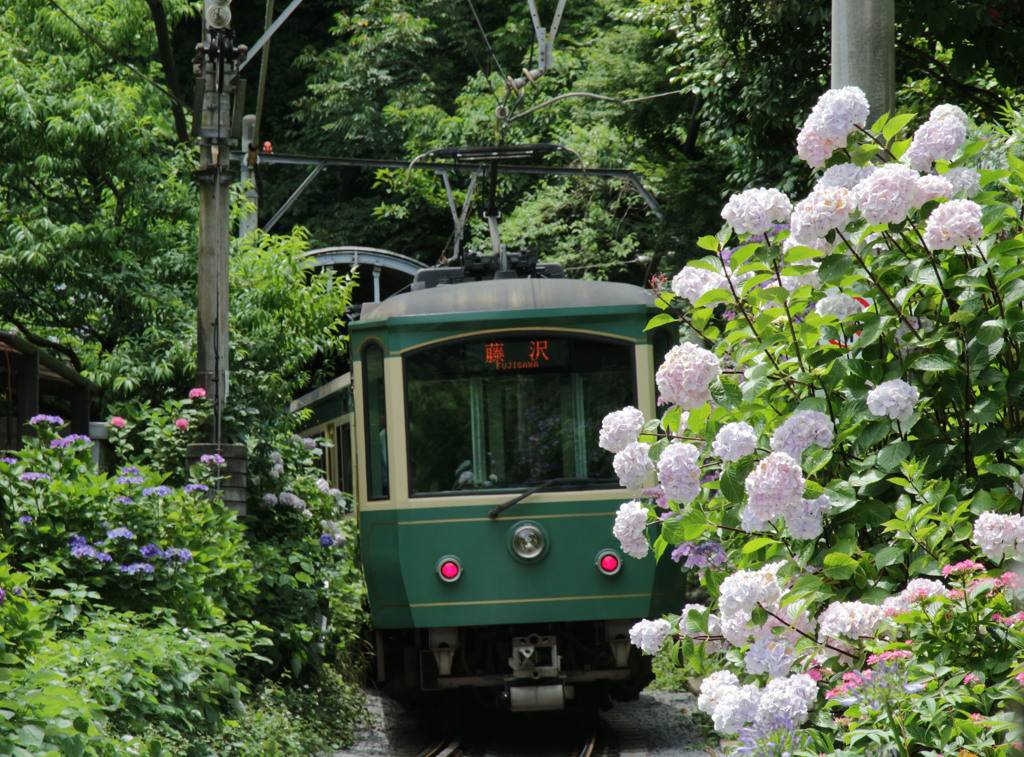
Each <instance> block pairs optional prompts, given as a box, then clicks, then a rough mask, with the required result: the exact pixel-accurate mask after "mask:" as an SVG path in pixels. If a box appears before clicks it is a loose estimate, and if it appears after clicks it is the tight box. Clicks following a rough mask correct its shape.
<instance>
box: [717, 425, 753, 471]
mask: <svg viewBox="0 0 1024 757" xmlns="http://www.w3.org/2000/svg"><path fill="white" fill-rule="evenodd" d="M711 451H712V452H714V453H715V454H716V455H718V456H719V457H720V458H722V461H723V462H726V463H735V462H736V461H737V460H739V459H740V458H742V457H746V456H747V455H752V454H754V452H755V451H757V433H756V432H755V431H754V427H753V426H751V425H750V424H749V423H744V422H743V421H737V422H735V423H726V424H725V425H724V426H722V427H721V428H720V429H718V433H717V434H715V440H714V441H713V442H711Z"/></svg>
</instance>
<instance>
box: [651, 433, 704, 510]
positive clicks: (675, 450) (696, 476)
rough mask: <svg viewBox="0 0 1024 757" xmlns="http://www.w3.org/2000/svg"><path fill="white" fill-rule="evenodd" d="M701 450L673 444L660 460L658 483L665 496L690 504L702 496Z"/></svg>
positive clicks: (663, 452)
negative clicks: (698, 496) (699, 495)
mask: <svg viewBox="0 0 1024 757" xmlns="http://www.w3.org/2000/svg"><path fill="white" fill-rule="evenodd" d="M699 460H700V450H699V449H697V448H696V447H695V446H693V445H692V444H684V443H682V442H672V443H671V444H669V445H668V446H667V447H665V449H663V450H662V452H661V457H660V458H658V481H659V482H661V486H662V489H663V490H664V491H665V496H666V497H668V498H669V499H670V500H672V501H673V502H678V503H679V504H688V503H690V502H693V500H695V499H696V498H697V495H698V494H700V462H699Z"/></svg>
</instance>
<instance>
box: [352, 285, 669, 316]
mask: <svg viewBox="0 0 1024 757" xmlns="http://www.w3.org/2000/svg"><path fill="white" fill-rule="evenodd" d="M653 305H654V296H653V294H652V293H651V292H649V291H647V290H645V289H641V288H640V287H638V286H634V285H633V284H620V283H616V282H611V281H583V280H579V279H540V278H537V279H535V278H523V279H498V280H492V281H470V282H462V283H459V284H451V285H446V286H438V287H434V288H432V289H421V290H418V291H414V292H407V293H404V294H397V295H395V296H393V297H389V298H388V299H387V300H385V301H384V302H379V303H367V304H366V305H364V306H363V310H362V313H361V315H360V319H359V320H360V321H364V322H365V321H378V320H385V319H388V318H401V317H404V316H419V315H442V314H448V313H492V312H498V311H503V312H505V311H516V310H548V309H553V308H567V307H571V308H613V307H623V306H627V307H629V306H632V307H644V308H648V307H652V306H653Z"/></svg>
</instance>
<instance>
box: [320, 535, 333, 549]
mask: <svg viewBox="0 0 1024 757" xmlns="http://www.w3.org/2000/svg"><path fill="white" fill-rule="evenodd" d="M320 546H321V547H333V546H334V537H333V536H331V535H330V534H320Z"/></svg>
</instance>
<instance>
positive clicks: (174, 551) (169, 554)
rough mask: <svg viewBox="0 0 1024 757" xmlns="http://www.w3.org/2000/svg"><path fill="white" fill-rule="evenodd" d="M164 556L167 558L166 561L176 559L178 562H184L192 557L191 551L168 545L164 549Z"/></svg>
mask: <svg viewBox="0 0 1024 757" xmlns="http://www.w3.org/2000/svg"><path fill="white" fill-rule="evenodd" d="M164 557H166V558H167V562H172V561H173V560H177V561H178V562H180V563H186V562H188V561H189V560H191V559H192V553H191V552H189V551H188V550H187V549H185V548H184V547H170V548H169V549H166V550H164Z"/></svg>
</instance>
